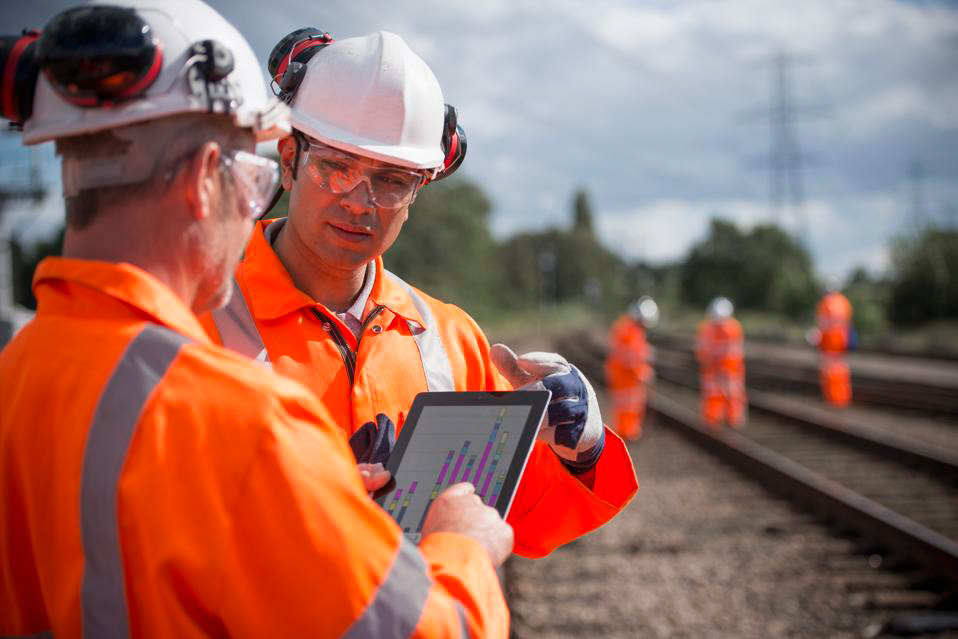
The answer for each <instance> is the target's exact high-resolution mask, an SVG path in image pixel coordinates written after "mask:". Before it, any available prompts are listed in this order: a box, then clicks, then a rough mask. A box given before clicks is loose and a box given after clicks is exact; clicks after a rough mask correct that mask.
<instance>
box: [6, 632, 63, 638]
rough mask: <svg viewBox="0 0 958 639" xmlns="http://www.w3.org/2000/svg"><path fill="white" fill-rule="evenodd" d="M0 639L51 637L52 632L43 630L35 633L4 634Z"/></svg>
mask: <svg viewBox="0 0 958 639" xmlns="http://www.w3.org/2000/svg"><path fill="white" fill-rule="evenodd" d="M0 639H53V632H51V631H49V630H44V631H43V632H38V633H37V634H35V635H4V636H2V637H0Z"/></svg>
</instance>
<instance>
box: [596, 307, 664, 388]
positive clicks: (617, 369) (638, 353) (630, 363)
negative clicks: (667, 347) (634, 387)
mask: <svg viewBox="0 0 958 639" xmlns="http://www.w3.org/2000/svg"><path fill="white" fill-rule="evenodd" d="M605 370H606V378H607V379H609V380H610V385H618V386H621V385H625V384H627V383H644V382H647V381H649V380H650V379H651V378H652V375H653V371H652V364H651V362H650V351H649V343H648V341H647V340H646V339H645V328H644V327H643V326H642V325H641V324H640V323H639V322H636V321H635V319H633V318H632V316H631V315H623V316H622V317H620V318H619V319H617V320H616V321H615V323H614V324H612V328H611V329H609V352H608V355H607V356H606V360H605ZM613 380H620V381H621V383H620V384H616V382H615V381H613Z"/></svg>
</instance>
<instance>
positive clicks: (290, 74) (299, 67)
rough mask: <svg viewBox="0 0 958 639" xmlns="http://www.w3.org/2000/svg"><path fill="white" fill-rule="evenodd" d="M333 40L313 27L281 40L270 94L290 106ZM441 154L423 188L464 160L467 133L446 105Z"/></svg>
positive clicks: (273, 58) (270, 64) (271, 65)
mask: <svg viewBox="0 0 958 639" xmlns="http://www.w3.org/2000/svg"><path fill="white" fill-rule="evenodd" d="M334 41H335V40H334V39H333V36H331V35H330V34H329V33H327V32H326V31H323V30H321V29H317V28H315V27H306V28H303V29H297V30H296V31H293V32H292V33H290V34H288V35H287V36H285V37H284V38H283V39H282V40H280V41H279V42H278V43H277V44H276V46H275V47H273V50H272V51H271V52H270V54H269V60H268V61H267V63H266V69H267V71H269V75H270V77H271V78H272V82H271V85H272V88H273V93H274V94H275V95H276V97H278V98H279V99H280V100H282V101H283V102H285V103H286V104H289V103H291V102H292V101H293V98H294V97H295V96H296V90H297V89H299V85H300V84H302V82H303V78H304V77H305V76H306V64H307V63H308V62H309V61H310V60H311V59H312V57H313V56H314V55H316V54H317V53H319V52H320V51H321V50H322V49H324V48H325V47H327V46H329V45H330V44H332V43H333V42H334ZM293 139H294V140H295V141H296V158H295V160H294V161H293V166H292V171H293V179H296V171H297V167H298V165H299V154H300V152H301V151H302V146H303V143H304V140H303V139H302V135H301V134H299V133H297V132H296V131H295V130H294V131H293ZM441 144H442V152H443V154H444V155H445V158H444V159H443V163H442V167H440V168H439V170H438V171H437V172H436V175H435V176H433V177H432V178H428V179H426V181H425V182H424V183H423V184H428V183H429V182H436V181H438V180H442V179H445V178H447V177H449V176H450V175H452V174H453V173H455V172H456V169H458V168H459V165H461V164H462V161H463V160H464V159H465V158H466V132H465V131H463V129H462V127H461V126H459V122H458V117H457V113H456V108H455V107H454V106H452V105H449V104H447V105H446V111H445V122H444V123H443V129H442V142H441ZM282 192H283V190H282V189H280V190H279V191H277V193H276V197H274V198H273V202H272V203H270V205H269V206H268V207H266V213H264V214H263V215H266V214H267V213H269V211H270V210H272V208H273V207H274V206H276V203H277V202H278V201H279V198H280V197H281V195H282Z"/></svg>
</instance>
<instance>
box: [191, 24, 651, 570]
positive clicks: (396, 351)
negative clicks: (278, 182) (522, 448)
mask: <svg viewBox="0 0 958 639" xmlns="http://www.w3.org/2000/svg"><path fill="white" fill-rule="evenodd" d="M269 70H270V73H271V75H272V76H273V79H274V83H275V85H276V86H277V88H278V90H279V94H280V96H281V97H282V98H283V99H284V100H286V101H288V102H289V104H290V107H291V110H292V115H291V123H292V125H293V129H294V133H293V135H292V136H290V137H288V138H285V139H283V140H281V141H280V143H279V153H280V163H281V166H282V171H283V177H282V183H283V187H284V188H285V189H286V190H287V191H289V194H290V197H289V215H288V217H287V218H282V219H278V220H268V221H264V222H261V223H260V224H259V225H258V226H257V227H256V228H255V229H254V231H253V234H252V237H251V239H250V243H249V245H248V246H247V249H246V254H245V256H244V259H243V262H242V263H241V265H240V267H239V269H238V270H237V272H236V278H235V282H236V287H237V290H238V293H239V294H237V295H236V296H235V297H234V301H233V303H231V304H230V306H228V307H226V308H224V309H222V310H221V311H218V312H216V313H214V314H213V316H212V317H211V318H209V319H208V320H205V321H204V324H205V325H206V327H207V329H208V330H209V331H210V333H211V335H213V336H214V339H216V340H219V341H220V342H221V343H223V344H224V345H225V346H228V347H231V348H234V349H235V350H237V351H239V352H243V353H246V354H247V355H249V356H251V357H256V358H258V359H260V360H262V361H264V362H266V363H268V364H269V365H270V366H271V367H272V368H273V370H274V371H278V372H281V373H283V374H285V375H288V376H290V377H292V378H294V379H296V380H299V381H301V382H303V383H304V384H305V385H306V386H307V387H309V388H311V389H312V390H313V391H314V392H316V394H317V395H318V396H319V397H320V399H321V400H322V401H323V403H324V405H325V406H326V407H327V408H328V409H329V411H330V412H331V413H332V414H333V415H334V417H336V418H337V420H338V421H339V424H340V426H341V427H342V428H343V429H344V430H345V431H346V435H348V436H349V437H350V443H351V445H352V448H353V451H354V453H355V454H356V457H357V459H359V460H360V461H382V460H383V459H385V457H386V456H388V454H389V451H390V448H391V443H392V442H393V441H394V438H395V434H396V433H397V432H398V431H400V430H401V429H402V427H403V423H404V420H405V416H406V413H407V412H408V410H409V408H410V406H411V404H412V402H413V398H414V397H415V396H416V395H417V394H418V393H420V392H423V391H477V390H509V389H512V388H514V387H520V386H535V387H539V388H548V389H549V390H551V391H552V397H553V402H552V404H550V406H549V415H548V423H546V424H544V425H543V427H542V428H541V429H540V433H539V440H540V441H539V442H537V444H536V446H535V448H534V450H533V452H532V456H531V457H530V460H529V463H528V465H527V467H526V470H525V473H524V475H523V479H522V481H521V482H520V485H519V488H518V492H517V494H516V497H515V501H514V502H513V505H512V509H511V511H510V514H509V518H508V521H509V523H511V524H512V526H513V527H514V529H515V535H516V546H515V550H516V552H517V553H519V554H522V555H525V556H528V557H540V556H543V555H546V554H548V553H549V552H551V551H552V550H554V549H555V548H556V547H558V546H559V545H561V544H564V543H566V542H568V541H570V540H572V539H575V538H576V537H578V536H580V535H582V534H584V533H586V532H588V531H590V530H593V529H594V528H596V527H598V526H600V525H602V524H603V523H605V522H606V521H608V520H609V519H610V518H612V517H614V516H615V515H616V514H617V513H618V512H619V511H620V510H621V509H622V508H623V507H624V506H625V504H626V503H627V502H628V501H629V499H630V498H631V497H632V495H633V494H634V493H635V491H636V489H637V484H636V479H635V471H634V469H633V467H632V462H631V460H630V458H629V456H628V453H627V452H626V450H625V446H624V445H623V443H622V441H621V440H620V439H619V438H618V437H617V436H616V435H615V434H613V433H611V432H610V431H608V430H607V429H606V428H605V427H604V426H603V424H602V421H601V415H600V414H599V409H598V402H597V401H596V399H595V393H594V392H593V391H592V388H591V386H590V385H589V383H588V381H586V379H585V378H584V377H583V376H582V375H581V374H580V373H579V371H578V370H576V369H575V367H573V366H571V365H570V364H569V363H568V362H567V361H566V360H565V359H563V358H562V357H561V356H559V355H556V354H554V353H529V354H527V355H524V356H522V357H519V358H517V357H516V355H515V354H514V353H513V352H512V351H511V350H509V349H508V348H507V347H505V346H503V345H496V346H493V347H490V346H489V344H488V342H487V340H486V338H485V336H484V335H483V333H482V331H481V330H480V329H479V327H478V326H477V325H476V323H475V322H474V321H473V319H472V318H471V317H469V316H468V315H467V314H466V313H465V312H463V311H462V310H461V309H459V308H457V307H455V306H452V305H449V304H445V303H443V302H441V301H439V300H437V299H435V298H432V297H430V296H429V295H427V294H426V293H424V292H422V291H420V290H418V289H416V288H414V287H413V286H410V285H409V284H407V283H406V282H404V281H402V280H401V279H399V278H398V277H397V276H395V275H394V274H392V273H390V272H389V271H387V270H386V268H385V265H384V261H383V254H384V253H385V252H386V251H387V249H389V247H390V246H391V245H392V243H393V242H394V241H395V239H396V237H397V235H398V234H399V232H400V230H401V229H402V225H403V223H404V222H405V220H406V218H407V216H408V215H409V205H410V204H411V203H412V202H413V200H414V198H415V197H416V193H417V191H418V190H419V189H420V188H423V187H424V186H425V185H426V184H427V183H428V182H430V181H435V180H438V179H442V178H444V177H446V176H448V175H449V174H450V173H451V172H452V171H453V170H455V168H456V167H458V166H459V164H460V163H461V162H462V159H463V157H464V155H465V150H466V144H465V135H464V132H463V130H462V127H461V126H460V125H459V123H458V122H457V113H456V110H455V109H454V108H452V107H450V106H448V105H446V104H445V101H444V98H443V94H442V91H441V89H440V88H439V83H438V81H437V80H436V77H435V76H434V75H433V73H432V71H431V70H430V69H429V67H428V66H427V65H426V63H425V62H423V60H422V59H421V58H419V56H417V55H416V54H415V53H413V52H412V51H411V50H410V49H409V47H408V46H407V45H406V43H405V42H404V41H403V40H402V39H401V38H400V37H399V36H397V35H395V34H392V33H387V32H379V33H373V34H370V35H367V36H364V37H357V38H348V39H344V40H339V41H335V42H334V41H333V39H332V38H331V37H330V36H329V34H327V33H324V32H322V31H320V30H317V29H301V30H299V31H295V32H293V33H292V34H290V35H289V36H287V37H285V38H283V40H282V41H281V42H280V43H279V44H278V45H277V46H276V48H275V49H274V51H273V54H272V55H271V56H270V64H269ZM387 257H388V256H387ZM530 330H532V329H530Z"/></svg>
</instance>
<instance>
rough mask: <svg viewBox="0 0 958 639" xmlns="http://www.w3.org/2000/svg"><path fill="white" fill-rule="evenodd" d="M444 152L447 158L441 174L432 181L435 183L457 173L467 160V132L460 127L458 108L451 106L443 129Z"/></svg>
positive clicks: (447, 111)
mask: <svg viewBox="0 0 958 639" xmlns="http://www.w3.org/2000/svg"><path fill="white" fill-rule="evenodd" d="M442 152H443V153H445V156H446V157H445V159H444V160H443V162H442V168H441V169H440V170H439V173H438V174H437V175H436V177H434V178H433V179H432V181H433V182H435V181H437V180H443V179H445V178H447V177H449V176H450V175H452V174H453V173H455V172H456V169H458V168H459V165H460V164H462V161H463V160H465V159H466V132H465V131H464V130H463V128H462V127H461V126H459V116H458V114H457V113H456V107H454V106H452V105H451V104H447V105H446V121H445V124H444V125H443V129H442Z"/></svg>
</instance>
